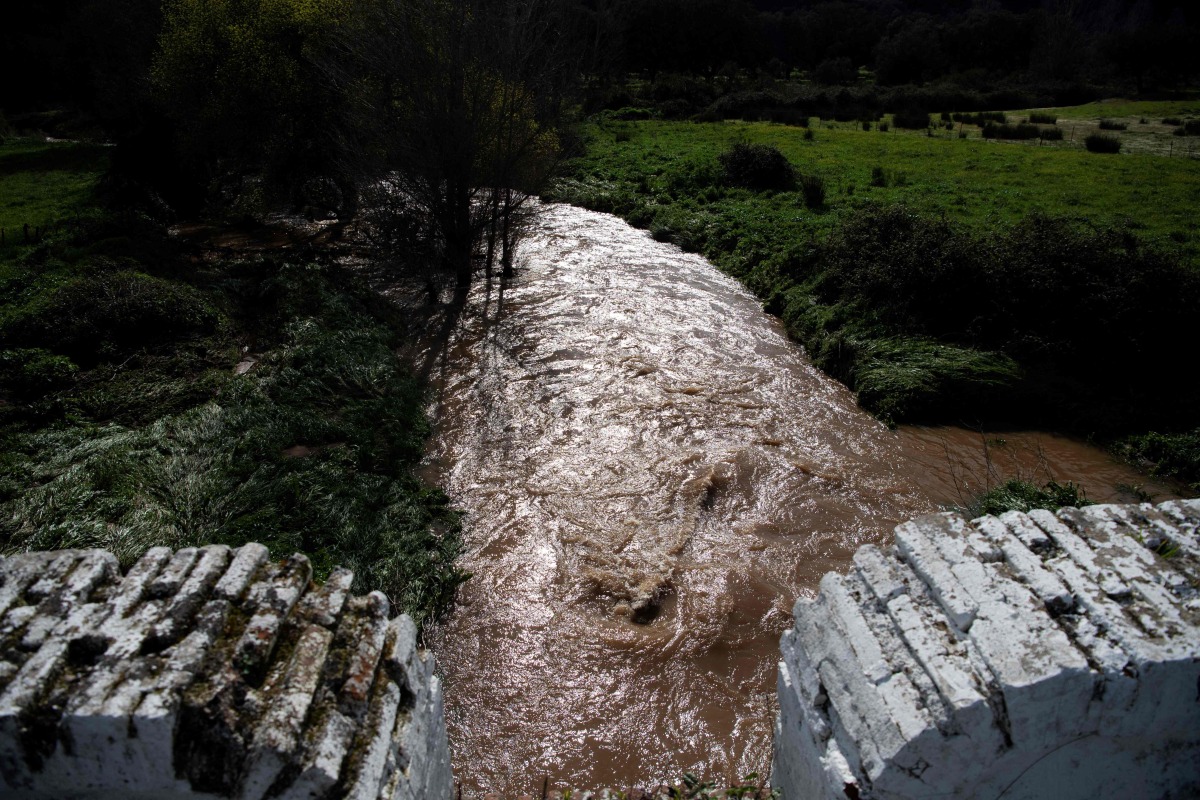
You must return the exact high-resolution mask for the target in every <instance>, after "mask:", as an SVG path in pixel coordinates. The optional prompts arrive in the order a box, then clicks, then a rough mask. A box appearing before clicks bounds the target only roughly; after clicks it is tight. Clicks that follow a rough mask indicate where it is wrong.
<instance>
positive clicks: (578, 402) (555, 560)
mask: <svg viewBox="0 0 1200 800" xmlns="http://www.w3.org/2000/svg"><path fill="white" fill-rule="evenodd" d="M518 266H519V270H520V274H519V277H518V278H517V279H515V280H514V281H513V282H511V283H510V284H509V285H508V286H507V287H506V288H504V289H503V291H501V290H500V288H499V286H498V285H493V286H491V287H488V286H480V287H479V288H478V290H477V291H476V294H475V295H474V297H473V298H472V300H471V302H470V304H469V307H468V309H467V311H466V312H465V313H464V315H463V318H462V319H461V321H460V322H461V324H460V325H459V327H458V329H457V331H456V332H455V333H454V335H453V337H452V339H451V341H450V342H449V344H448V345H447V346H446V349H445V351H444V353H443V355H442V357H441V358H440V359H438V364H439V365H440V366H439V368H438V371H437V373H436V374H435V376H434V378H435V380H434V385H435V387H436V396H435V401H434V402H435V407H434V409H433V413H434V417H435V420H436V426H437V432H436V435H435V437H434V441H433V443H432V445H431V450H430V465H431V466H430V469H431V472H432V473H433V477H435V479H437V480H439V481H441V482H443V484H444V485H445V486H447V488H448V490H449V492H450V494H451V496H452V497H453V499H454V501H455V503H456V504H457V505H458V506H459V507H460V508H462V509H464V510H465V511H466V512H467V517H466V522H465V539H466V544H467V552H466V555H465V556H464V558H463V559H462V566H463V568H465V569H466V570H469V571H470V572H471V573H472V574H473V577H472V578H471V579H470V580H469V581H468V582H467V583H466V584H465V585H464V586H463V587H462V589H461V591H460V595H459V603H458V607H457V608H456V609H455V611H454V612H453V613H452V614H451V616H450V617H449V618H448V619H447V620H446V621H445V622H444V623H442V624H441V625H440V626H439V627H438V628H437V629H436V630H434V631H433V632H432V635H431V644H432V647H433V649H434V652H435V653H436V655H437V658H438V662H439V664H440V666H441V668H442V670H443V672H444V678H445V685H446V699H447V707H448V708H447V713H448V723H449V726H450V737H451V747H452V750H453V753H454V760H455V764H454V768H455V774H456V776H457V777H458V778H459V780H461V781H462V783H463V788H464V791H465V794H466V796H468V797H471V796H474V795H476V794H478V793H481V792H482V791H484V790H490V791H495V792H497V793H500V794H501V795H502V796H504V797H515V796H517V795H520V794H535V795H536V794H537V792H538V790H540V788H541V785H542V780H543V777H544V776H547V777H548V778H549V780H550V785H551V787H555V786H558V787H577V788H600V787H605V786H608V787H614V788H620V787H627V786H630V785H642V786H645V785H650V784H653V783H656V782H657V781H660V780H663V779H668V778H678V777H679V776H680V775H681V774H682V773H683V772H685V771H693V772H696V773H698V774H701V775H704V776H708V777H710V778H713V779H717V780H722V781H725V780H728V779H730V778H733V777H740V776H742V775H745V774H746V773H749V772H752V771H758V772H760V773H763V774H765V773H766V771H767V768H768V765H769V760H770V747H771V728H772V720H773V715H774V699H773V698H774V686H775V664H776V660H777V659H776V654H777V646H778V638H779V635H780V633H781V632H782V631H783V630H784V629H786V628H787V627H789V624H790V608H791V605H792V603H793V602H794V601H795V599H796V598H797V597H798V596H800V595H804V594H809V595H811V594H812V593H813V592H814V591H815V589H816V586H817V583H818V581H819V580H820V577H821V576H822V575H823V574H824V573H825V572H827V571H829V570H839V569H845V568H846V567H847V565H848V564H849V559H850V556H851V555H852V553H853V552H854V550H855V549H856V548H857V547H858V546H860V545H861V544H864V543H866V542H883V541H885V540H886V539H887V538H888V537H889V536H890V532H891V528H892V527H893V526H894V525H895V524H897V523H898V522H900V521H902V520H904V519H906V518H908V517H911V516H913V515H916V514H920V513H924V512H928V511H933V510H937V509H938V508H939V507H940V506H943V505H947V504H954V503H960V502H962V501H963V500H965V499H966V498H967V496H968V495H969V493H970V492H971V491H973V490H975V489H978V488H979V487H980V486H982V485H984V484H986V483H987V482H988V481H989V480H991V481H992V482H993V483H994V482H995V481H996V480H997V479H998V478H999V477H1000V476H1001V474H1003V475H1005V476H1007V475H1009V474H1012V472H1013V471H1014V470H1017V471H1020V472H1021V474H1023V475H1025V476H1029V477H1033V478H1035V479H1036V480H1038V481H1044V480H1046V479H1048V478H1049V477H1050V476H1052V475H1053V476H1059V477H1062V478H1073V479H1076V480H1081V481H1082V482H1083V484H1084V486H1085V488H1086V489H1087V491H1088V494H1089V496H1090V497H1092V498H1093V499H1096V500H1115V499H1118V495H1117V489H1116V486H1117V485H1118V484H1121V483H1127V484H1139V483H1140V484H1142V485H1143V486H1144V488H1145V489H1146V490H1148V491H1152V492H1156V493H1158V494H1159V496H1160V497H1165V496H1168V494H1167V492H1168V490H1167V489H1166V487H1161V486H1155V485H1147V481H1146V479H1145V478H1144V477H1141V476H1139V475H1138V474H1137V473H1135V472H1133V471H1131V470H1129V469H1128V468H1126V467H1123V466H1121V465H1119V464H1116V463H1114V462H1113V461H1112V460H1111V459H1110V458H1108V457H1107V456H1106V455H1105V454H1104V453H1103V452H1101V451H1099V450H1096V449H1094V448H1091V447H1088V446H1086V445H1083V444H1081V443H1078V442H1074V441H1071V440H1068V439H1064V438H1061V437H1054V436H1047V435H1038V434H1011V433H1006V434H988V435H987V436H983V435H981V434H979V433H978V432H972V431H967V430H961V429H918V428H910V429H902V430H900V431H897V432H893V431H889V430H887V429H886V428H885V427H884V426H883V425H882V424H880V423H879V422H877V421H876V420H874V419H873V418H871V417H870V416H869V415H867V414H866V413H864V412H862V411H861V410H859V409H858V407H857V406H856V405H855V403H854V399H853V397H852V395H851V394H850V392H849V391H847V390H846V389H845V387H843V386H842V385H840V384H839V383H837V382H835V381H833V380H832V379H830V378H828V377H826V376H824V375H823V374H822V373H820V372H819V371H818V370H817V369H816V368H814V367H812V366H811V365H810V364H809V363H808V360H807V359H806V357H805V355H804V353H803V351H802V350H801V349H800V348H799V347H797V346H796V345H795V344H793V343H792V342H790V341H788V339H787V338H786V337H785V335H784V334H783V332H782V330H781V328H780V326H779V325H778V323H777V322H776V321H775V320H773V319H772V318H770V317H769V316H767V315H765V314H764V313H763V312H762V310H761V307H760V304H759V303H758V301H756V300H755V299H754V298H753V297H752V296H751V295H750V294H748V293H747V292H746V291H745V290H744V289H742V288H741V287H740V286H739V285H738V284H737V283H736V282H735V281H733V280H732V279H730V278H727V277H725V276H724V275H722V274H721V273H719V272H718V271H717V270H716V269H715V268H714V267H712V266H711V265H710V264H708V263H707V262H706V261H704V260H703V259H701V258H700V257H698V256H694V255H689V254H686V253H682V252H680V251H679V250H678V249H677V248H675V247H672V246H669V245H665V244H660V243H657V242H654V241H653V240H651V239H650V237H649V236H648V235H647V234H646V233H645V232H643V231H639V230H636V229H633V228H631V227H629V226H628V225H626V224H625V223H624V222H622V221H620V220H618V219H617V218H615V217H611V216H607V215H601V214H595V213H592V212H587V211H583V210H580V209H576V208H572V207H569V206H553V207H550V208H549V209H547V211H546V213H545V214H544V215H543V216H542V217H541V219H540V220H539V221H538V222H537V223H536V230H535V231H534V235H533V236H532V237H531V238H530V239H529V240H528V241H526V242H525V243H524V244H523V246H522V250H521V259H520V263H519V265H518ZM985 446H986V452H987V454H988V456H987V457H985V455H984V453H985ZM989 464H990V468H989ZM989 470H990V473H991V474H989ZM1122 499H1125V500H1127V501H1129V500H1132V498H1130V497H1124V498H1122Z"/></svg>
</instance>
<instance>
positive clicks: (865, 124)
mask: <svg viewBox="0 0 1200 800" xmlns="http://www.w3.org/2000/svg"><path fill="white" fill-rule="evenodd" d="M861 124H862V129H863V130H864V131H869V130H871V121H870V120H869V119H864V120H863V121H862V123H861Z"/></svg>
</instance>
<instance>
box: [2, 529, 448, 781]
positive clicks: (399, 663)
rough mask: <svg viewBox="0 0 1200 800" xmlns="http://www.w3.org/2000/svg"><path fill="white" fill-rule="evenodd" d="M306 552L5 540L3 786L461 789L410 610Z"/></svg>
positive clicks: (429, 668)
mask: <svg viewBox="0 0 1200 800" xmlns="http://www.w3.org/2000/svg"><path fill="white" fill-rule="evenodd" d="M311 574H312V569H311V567H310V565H309V563H308V561H307V559H305V558H304V557H303V556H292V557H291V558H288V559H285V560H284V561H282V562H277V563H275V562H271V561H270V560H269V558H268V553H267V549H266V548H265V547H262V546H261V545H257V544H251V545H246V546H245V547H242V548H239V549H238V550H236V551H233V550H230V548H228V547H225V546H222V545H213V546H209V547H203V548H187V549H184V550H180V551H178V552H175V553H172V552H171V551H170V550H167V549H165V548H155V549H153V550H151V551H149V552H148V553H146V555H145V556H144V557H143V558H142V559H141V560H139V561H138V562H137V563H136V564H135V565H134V566H133V567H132V568H131V569H130V570H129V572H128V574H126V575H125V576H123V577H122V576H121V575H120V571H119V569H118V568H117V561H116V559H115V558H114V557H113V556H112V555H111V554H109V553H105V552H102V551H59V552H54V553H27V554H22V555H16V556H8V557H6V558H0V796H3V797H5V798H17V799H19V800H48V799H49V798H55V799H56V800H58V799H60V798H62V799H66V800H69V799H70V798H81V799H82V798H88V799H89V800H91V799H98V798H113V799H114V800H118V799H119V800H135V799H136V798H146V799H149V798H155V800H167V799H168V798H244V799H245V800H251V798H253V799H254V800H259V799H260V798H297V799H299V798H305V800H318V799H319V798H346V797H355V798H364V800H366V799H367V798H369V800H399V799H400V798H403V799H404V800H408V799H409V798H436V799H438V800H448V799H449V798H450V797H451V794H452V787H453V779H452V777H451V774H450V761H449V751H448V746H447V743H446V733H445V723H444V719H443V713H442V700H441V688H440V685H439V683H438V680H437V678H436V677H435V676H434V675H433V663H432V658H431V657H430V656H429V655H428V654H427V653H425V652H424V651H422V650H420V649H419V648H418V647H417V644H416V629H415V627H414V626H413V624H412V622H411V620H409V619H408V618H407V617H405V616H401V617H399V618H396V619H392V620H389V619H388V616H389V604H388V601H387V598H385V597H384V596H383V595H382V594H379V593H373V594H371V595H368V596H366V597H360V598H356V597H351V596H350V594H349V592H350V586H351V583H352V581H353V574H352V573H350V572H349V571H346V570H337V571H335V572H334V573H333V575H331V576H330V580H329V582H328V584H327V585H326V586H324V587H314V586H312V585H311V582H310V579H311Z"/></svg>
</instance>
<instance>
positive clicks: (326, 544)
mask: <svg viewBox="0 0 1200 800" xmlns="http://www.w3.org/2000/svg"><path fill="white" fill-rule="evenodd" d="M334 272H335V271H333V270H327V269H323V268H316V267H289V268H285V269H284V270H283V271H282V272H281V273H279V274H278V275H277V276H276V277H275V278H274V279H273V280H272V281H271V282H272V283H273V284H274V288H273V289H272V288H271V287H266V289H267V293H268V294H270V293H271V292H272V291H273V292H274V293H275V297H274V302H275V306H276V307H277V308H278V309H280V310H281V311H283V312H285V313H290V312H294V311H299V310H305V311H308V312H312V313H313V315H311V316H309V315H306V314H303V313H302V314H300V315H296V316H291V317H290V318H288V319H286V320H285V321H284V323H283V324H282V325H281V326H280V330H279V331H277V333H276V335H281V337H282V338H281V340H280V341H278V345H277V346H275V347H272V348H271V349H270V350H269V351H268V352H267V353H266V354H265V356H264V358H263V359H262V360H261V361H260V362H259V364H258V366H257V367H256V368H255V369H254V370H253V371H252V372H250V373H249V374H247V375H244V376H240V377H230V378H228V380H227V382H226V384H225V385H224V386H223V387H222V392H221V395H220V397H219V398H218V399H217V400H215V401H212V402H207V403H204V404H202V405H200V406H197V407H193V408H191V409H189V410H186V411H183V412H181V413H175V414H169V415H166V416H163V417H161V418H159V419H157V420H156V421H154V422H153V423H151V424H148V425H146V426H144V427H138V428H131V427H125V426H119V425H108V426H104V427H97V426H67V427H63V428H58V429H47V430H42V431H38V432H33V433H29V434H21V435H18V436H15V437H12V436H10V438H9V441H8V442H6V444H7V445H8V447H7V458H0V549H2V550H3V551H4V552H14V551H19V550H26V549H54V548H63V547H103V548H106V549H109V550H112V551H113V552H114V553H116V554H117V555H118V557H119V558H120V560H121V562H122V564H124V565H128V564H129V563H131V562H132V561H133V560H135V559H136V558H138V557H139V556H140V555H141V553H143V552H144V551H145V550H146V549H147V548H149V547H152V546H156V545H166V546H169V547H174V548H179V547H186V546H195V545H201V544H207V543H223V544H229V545H233V546H237V545H241V544H244V543H246V542H249V541H259V542H263V543H264V544H267V545H268V546H269V547H270V548H271V551H272V553H273V554H274V555H275V556H277V557H280V556H283V555H287V554H289V553H292V552H297V551H299V552H303V553H305V554H307V555H308V556H309V557H310V558H311V559H312V561H313V563H314V566H315V567H316V571H317V573H318V576H324V575H327V574H328V572H329V571H330V570H331V569H332V568H333V567H334V566H335V565H343V566H347V567H350V568H352V569H354V570H355V573H356V578H355V581H356V583H355V590H356V591H359V592H363V591H369V590H372V589H380V590H382V591H384V592H385V593H387V594H388V595H389V597H390V598H391V600H392V602H393V604H394V606H395V607H396V608H397V610H403V611H407V612H408V613H410V614H411V615H413V617H414V619H415V620H416V621H417V623H418V624H422V623H424V622H428V621H429V620H431V619H432V618H433V617H434V616H435V615H436V614H437V613H438V612H439V611H441V610H443V609H444V608H445V607H446V606H447V605H448V604H449V602H450V600H451V599H452V597H453V594H454V591H455V588H456V587H457V585H458V584H459V583H460V582H461V581H462V579H463V577H464V576H463V575H462V573H461V572H459V571H458V570H457V569H456V568H455V567H454V563H453V561H454V558H455V556H456V555H457V553H458V548H459V538H458V528H457V516H456V514H455V513H454V512H453V511H452V510H451V509H450V508H449V506H448V504H447V499H446V497H445V496H444V495H442V494H441V493H440V492H438V491H435V490H430V489H427V488H425V487H423V486H422V485H421V483H420V482H419V481H418V480H417V478H416V477H414V476H413V472H412V468H413V465H415V464H416V463H418V462H419V460H420V458H421V454H422V447H423V443H424V439H425V436H426V434H427V432H428V429H429V428H428V423H427V421H426V419H425V416H424V413H423V402H424V398H423V395H422V392H421V391H420V388H419V386H418V385H417V384H416V382H415V381H414V380H413V379H412V378H411V377H410V376H409V375H408V374H407V373H406V371H405V370H404V367H403V365H402V364H401V362H400V359H399V358H398V357H397V356H396V354H395V347H396V343H397V342H396V338H395V334H394V333H393V331H392V330H391V329H390V328H389V327H386V326H384V325H382V324H381V322H380V319H379V318H378V317H377V316H375V315H374V314H373V313H372V312H370V311H369V310H368V309H369V306H368V307H364V304H366V303H369V302H373V301H374V300H373V298H368V297H367V295H366V294H365V293H364V294H363V295H352V294H350V293H348V292H346V291H343V290H340V289H339V288H338V287H337V286H336V285H335V283H334V282H335V280H338V279H339V278H338V277H337V276H336V275H335V274H334ZM380 313H382V312H380ZM14 487H16V488H17V489H19V490H18V491H13V488H14Z"/></svg>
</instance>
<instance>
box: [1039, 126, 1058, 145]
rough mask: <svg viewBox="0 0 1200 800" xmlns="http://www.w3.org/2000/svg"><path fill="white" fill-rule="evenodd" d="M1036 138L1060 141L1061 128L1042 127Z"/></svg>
mask: <svg viewBox="0 0 1200 800" xmlns="http://www.w3.org/2000/svg"><path fill="white" fill-rule="evenodd" d="M1038 138H1039V139H1041V140H1042V141H1044V142H1058V141H1062V138H1063V131H1062V128H1042V131H1041V133H1039V134H1038Z"/></svg>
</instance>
